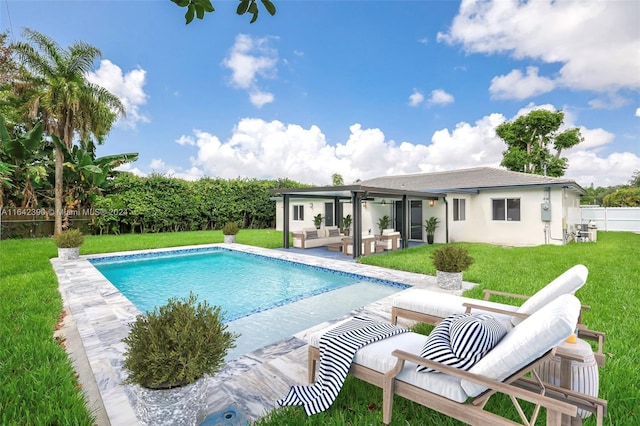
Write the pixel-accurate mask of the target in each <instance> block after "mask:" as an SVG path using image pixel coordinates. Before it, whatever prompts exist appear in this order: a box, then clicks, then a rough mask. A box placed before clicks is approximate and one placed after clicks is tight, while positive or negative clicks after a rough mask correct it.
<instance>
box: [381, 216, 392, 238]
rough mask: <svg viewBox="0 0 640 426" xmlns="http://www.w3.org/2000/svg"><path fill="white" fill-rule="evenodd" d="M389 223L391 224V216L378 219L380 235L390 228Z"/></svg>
mask: <svg viewBox="0 0 640 426" xmlns="http://www.w3.org/2000/svg"><path fill="white" fill-rule="evenodd" d="M389 222H391V219H389V216H388V215H386V214H385V215H384V216H382V217H381V218H380V219H378V229H380V235H382V231H384V230H385V229H387V228H388V227H389Z"/></svg>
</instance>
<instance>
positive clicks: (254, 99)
mask: <svg viewBox="0 0 640 426" xmlns="http://www.w3.org/2000/svg"><path fill="white" fill-rule="evenodd" d="M269 41H270V39H269V38H267V37H263V38H253V37H251V36H250V35H247V34H238V35H237V36H236V40H235V43H234V45H233V46H232V47H231V51H230V52H229V56H227V57H226V58H225V59H224V61H223V62H222V64H223V65H224V66H225V67H227V68H229V69H230V70H231V85H232V86H234V87H237V88H240V89H244V90H246V91H247V92H248V93H249V100H250V101H251V103H252V104H253V105H255V106H256V107H258V108H260V107H262V106H263V105H264V104H266V103H271V102H273V100H274V96H273V94H271V93H268V92H265V91H263V90H262V89H260V88H259V85H258V83H259V78H275V75H276V71H277V69H276V65H277V64H278V51H277V50H276V49H274V48H272V47H271V46H270V45H269Z"/></svg>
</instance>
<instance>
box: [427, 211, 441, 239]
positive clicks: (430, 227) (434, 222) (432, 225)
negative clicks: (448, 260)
mask: <svg viewBox="0 0 640 426" xmlns="http://www.w3.org/2000/svg"><path fill="white" fill-rule="evenodd" d="M424 222H425V223H424V230H425V231H426V232H427V244H433V236H434V235H435V233H436V229H437V228H438V222H439V220H438V218H437V217H435V216H431V217H430V218H429V219H425V221H424Z"/></svg>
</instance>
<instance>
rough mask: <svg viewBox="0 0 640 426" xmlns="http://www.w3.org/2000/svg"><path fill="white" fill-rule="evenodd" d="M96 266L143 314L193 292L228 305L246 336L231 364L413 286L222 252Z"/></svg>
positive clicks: (141, 257) (112, 260)
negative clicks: (272, 344)
mask: <svg viewBox="0 0 640 426" xmlns="http://www.w3.org/2000/svg"><path fill="white" fill-rule="evenodd" d="M91 263H92V264H93V265H94V267H96V268H97V269H98V270H99V271H100V272H101V273H102V274H103V275H104V276H105V277H106V278H107V279H108V280H109V281H110V282H111V283H112V284H113V285H114V286H115V287H116V288H117V289H118V290H119V291H120V292H121V293H123V294H124V296H125V297H127V298H128V299H129V300H130V301H131V302H132V303H133V304H134V305H135V306H136V307H137V308H138V310H140V311H141V312H146V311H151V310H153V308H154V306H159V305H163V304H165V303H166V302H167V300H168V299H169V298H170V297H179V298H183V297H187V296H188V295H189V293H190V292H194V293H196V294H197V295H198V296H199V299H201V300H202V299H204V300H207V301H208V302H209V303H210V304H212V305H219V306H221V307H222V309H223V310H224V311H225V312H226V315H225V320H226V322H227V325H228V329H229V330H230V331H234V332H237V333H239V334H240V337H239V338H238V340H237V342H236V345H237V346H236V348H235V349H233V350H232V351H230V352H229V354H228V356H227V360H230V359H235V358H236V357H238V356H240V355H243V354H245V353H248V352H250V351H252V350H255V349H258V348H261V347H263V346H266V345H268V344H271V343H274V342H276V341H278V340H281V339H284V338H286V337H288V336H291V335H293V334H295V333H297V332H299V331H301V330H304V329H306V328H308V327H311V326H313V325H315V324H318V323H320V322H322V321H327V320H331V319H334V318H337V317H340V316H342V315H345V314H347V313H349V312H350V311H352V310H354V309H356V308H359V307H361V306H364V305H366V304H368V303H371V302H374V301H376V300H379V299H382V298H384V297H386V296H389V295H391V294H393V293H395V292H398V291H400V290H403V289H405V288H408V287H409V286H408V285H405V284H399V283H397V282H393V281H387V280H382V279H376V278H369V277H365V276H361V275H357V274H352V273H347V272H339V271H334V270H330V269H327V268H322V267H316V266H309V265H304V264H300V263H296V262H291V261H287V260H282V259H274V258H269V257H265V256H261V255H256V254H250V253H244V252H237V251H233V250H228V249H224V248H221V247H213V248H204V249H190V250H172V251H169V252H163V253H144V254H137V255H125V256H114V257H101V258H94V259H91Z"/></svg>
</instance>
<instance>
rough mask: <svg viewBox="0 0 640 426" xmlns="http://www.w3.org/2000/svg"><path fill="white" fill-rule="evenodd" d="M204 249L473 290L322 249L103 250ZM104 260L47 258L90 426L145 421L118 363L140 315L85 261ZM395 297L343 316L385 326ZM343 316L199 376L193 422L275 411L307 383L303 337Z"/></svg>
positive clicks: (133, 388)
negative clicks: (231, 412)
mask: <svg viewBox="0 0 640 426" xmlns="http://www.w3.org/2000/svg"><path fill="white" fill-rule="evenodd" d="M203 247H223V248H229V249H233V250H238V251H242V252H247V253H253V254H258V255H264V256H269V257H274V258H278V259H284V260H290V261H294V262H300V263H304V264H308V265H314V266H319V267H325V268H330V269H334V270H339V271H343V272H349V273H354V274H359V275H364V276H368V277H373V278H378V279H384V280H389V281H395V282H400V283H404V284H409V285H411V286H413V287H419V288H426V289H429V290H432V291H436V292H447V293H455V294H461V293H462V291H464V290H466V289H468V288H471V287H472V286H473V284H471V283H466V282H465V283H463V289H462V290H458V291H457V292H451V291H446V290H442V289H440V288H439V287H438V286H437V285H436V279H435V277H433V276H428V275H422V274H415V273H410V272H403V271H394V270H390V269H386V268H380V267H375V266H369V265H363V264H360V263H356V262H354V260H353V259H352V258H350V257H348V256H344V255H342V254H340V257H338V256H333V255H332V254H335V252H329V251H328V250H326V248H325V249H324V251H323V252H320V251H318V252H317V253H315V252H311V251H308V250H305V251H303V250H298V249H289V250H285V249H281V250H270V249H262V248H258V247H252V246H246V245H241V244H211V245H200V246H189V247H172V248H167V249H158V250H144V251H135V252H121V253H109V254H108V256H116V255H130V254H136V253H143V252H150V251H153V252H162V251H172V250H179V249H190V248H203ZM325 252H326V253H325ZM104 256H107V255H106V254H101V255H91V256H81V257H80V259H78V260H70V261H63V260H60V259H58V258H55V259H51V263H52V265H53V268H54V270H55V271H56V274H57V276H58V282H59V289H60V293H61V295H62V299H63V303H64V309H65V311H66V313H67V315H66V317H65V322H64V327H63V328H62V330H61V331H60V333H61V334H63V335H64V336H65V338H66V342H67V352H68V353H69V354H70V357H71V359H72V361H73V364H74V368H75V369H76V371H77V372H78V375H79V380H80V383H81V384H82V387H83V391H84V393H85V396H86V398H87V401H88V406H89V408H90V410H91V411H92V412H93V413H94V414H95V416H96V424H97V425H99V426H102V425H114V426H120V425H127V426H129V425H136V424H143V423H142V422H141V421H140V420H139V418H138V414H137V407H138V404H137V399H138V398H137V394H138V390H137V387H136V386H131V385H124V384H123V381H124V380H125V378H126V373H125V370H124V366H123V359H124V357H123V354H124V352H125V345H124V343H122V339H123V338H124V337H126V336H127V335H128V333H129V325H128V324H130V323H131V322H133V321H134V320H135V317H136V316H137V315H138V314H139V311H138V310H137V309H136V308H135V306H133V305H132V304H131V302H129V300H128V299H126V298H125V297H124V296H123V295H122V294H121V293H120V292H119V291H118V290H117V289H115V287H113V285H112V284H111V283H110V282H109V281H107V280H106V279H105V278H104V277H103V276H102V274H100V273H99V272H98V271H97V269H95V268H94V267H93V266H92V265H91V263H90V262H89V259H91V258H95V257H104ZM402 291H405V292H406V291H411V290H410V289H409V290H402ZM397 294H399V293H396V294H394V295H392V296H389V297H386V298H384V299H382V300H379V301H377V302H374V303H372V304H369V305H366V306H364V307H362V308H360V309H356V310H354V311H352V312H351V313H350V314H349V315H355V314H359V315H362V314H364V315H367V316H370V317H373V318H377V319H379V320H381V321H389V319H390V313H391V303H392V300H393V298H394V297H395V296H396V295H397ZM349 315H347V316H349ZM342 318H344V317H342ZM342 318H336V319H335V320H334V321H328V322H324V323H321V324H318V325H316V326H314V327H312V328H309V329H307V330H304V331H302V332H300V333H297V334H295V335H293V336H290V337H289V338H287V339H284V340H282V341H280V342H277V343H275V344H272V345H269V346H266V347H264V348H262V349H259V350H256V351H254V352H251V353H249V354H247V355H243V356H241V357H239V358H238V359H235V360H233V361H230V362H228V363H227V364H226V365H225V366H224V367H223V368H222V370H221V371H220V372H218V374H216V375H215V376H214V377H207V378H206V379H204V380H205V382H204V389H205V392H204V396H203V401H204V403H203V404H202V408H201V410H200V413H199V415H198V422H201V421H203V420H204V419H205V417H207V416H208V415H209V414H211V413H216V412H219V411H220V410H223V409H226V408H228V407H234V408H235V409H236V410H238V412H239V414H241V415H243V416H244V417H245V418H247V419H250V420H255V419H258V418H260V417H262V416H264V415H265V414H266V413H268V412H269V411H270V410H271V409H273V408H274V407H275V405H276V400H278V399H279V398H282V397H284V396H285V395H286V394H287V392H288V391H289V388H290V387H291V386H292V385H297V384H307V379H306V378H307V338H308V336H309V335H310V334H312V333H313V332H315V331H317V330H320V329H322V328H324V327H326V326H327V325H329V324H330V323H332V322H335V321H338V320H340V319H342ZM167 424H170V423H167Z"/></svg>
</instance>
